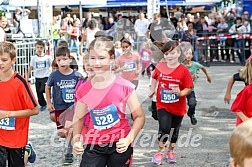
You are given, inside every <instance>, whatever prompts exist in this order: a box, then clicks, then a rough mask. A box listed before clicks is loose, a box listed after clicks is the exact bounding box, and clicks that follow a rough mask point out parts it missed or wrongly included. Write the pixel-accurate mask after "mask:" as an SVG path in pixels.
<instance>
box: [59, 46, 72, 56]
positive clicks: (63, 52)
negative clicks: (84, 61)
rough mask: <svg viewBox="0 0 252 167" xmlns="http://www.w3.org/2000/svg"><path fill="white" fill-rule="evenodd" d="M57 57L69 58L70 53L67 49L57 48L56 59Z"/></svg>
mask: <svg viewBox="0 0 252 167" xmlns="http://www.w3.org/2000/svg"><path fill="white" fill-rule="evenodd" d="M58 56H68V57H70V51H69V49H68V48H67V47H59V48H57V49H56V57H58Z"/></svg>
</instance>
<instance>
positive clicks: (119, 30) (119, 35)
mask: <svg viewBox="0 0 252 167" xmlns="http://www.w3.org/2000/svg"><path fill="white" fill-rule="evenodd" d="M117 18H118V20H117V40H121V39H122V38H123V32H124V30H125V28H124V26H125V23H124V22H125V21H124V19H123V18H122V14H118V15H117Z"/></svg>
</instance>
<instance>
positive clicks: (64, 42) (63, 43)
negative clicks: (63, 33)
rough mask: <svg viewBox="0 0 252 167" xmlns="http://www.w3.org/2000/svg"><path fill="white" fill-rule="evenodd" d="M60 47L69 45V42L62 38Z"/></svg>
mask: <svg viewBox="0 0 252 167" xmlns="http://www.w3.org/2000/svg"><path fill="white" fill-rule="evenodd" d="M58 47H68V43H67V41H65V40H60V41H59V44H58Z"/></svg>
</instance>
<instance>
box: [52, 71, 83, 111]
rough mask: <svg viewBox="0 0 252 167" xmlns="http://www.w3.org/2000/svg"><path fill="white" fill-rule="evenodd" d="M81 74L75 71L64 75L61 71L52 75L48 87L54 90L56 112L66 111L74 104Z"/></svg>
mask: <svg viewBox="0 0 252 167" xmlns="http://www.w3.org/2000/svg"><path fill="white" fill-rule="evenodd" d="M80 76H81V74H80V73H79V72H77V71H73V72H72V73H71V74H70V75H63V74H62V73H60V71H59V70H56V71H54V72H53V73H51V74H50V76H49V78H48V81H47V85H48V86H50V87H52V88H53V104H54V108H55V110H65V109H67V108H69V107H70V106H72V105H73V104H74V97H75V91H76V90H75V87H76V85H77V83H78V79H79V77H80Z"/></svg>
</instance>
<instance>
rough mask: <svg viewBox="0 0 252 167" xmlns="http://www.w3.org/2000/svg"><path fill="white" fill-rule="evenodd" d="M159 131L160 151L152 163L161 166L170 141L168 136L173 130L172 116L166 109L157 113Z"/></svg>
mask: <svg viewBox="0 0 252 167" xmlns="http://www.w3.org/2000/svg"><path fill="white" fill-rule="evenodd" d="M157 117H158V123H159V130H158V151H157V153H156V154H155V155H154V157H153V158H152V162H153V163H155V164H157V165H160V164H161V163H162V160H163V158H164V154H165V146H166V143H167V141H168V136H169V133H170V130H171V122H172V114H171V113H169V112H167V111H166V110H165V109H159V110H158V111H157Z"/></svg>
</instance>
